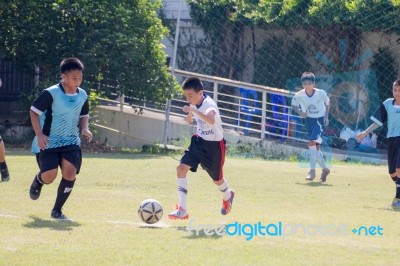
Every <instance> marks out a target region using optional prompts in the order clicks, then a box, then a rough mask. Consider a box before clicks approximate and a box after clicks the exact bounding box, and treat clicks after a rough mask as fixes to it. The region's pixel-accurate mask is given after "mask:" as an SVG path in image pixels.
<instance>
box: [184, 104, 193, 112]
mask: <svg viewBox="0 0 400 266" xmlns="http://www.w3.org/2000/svg"><path fill="white" fill-rule="evenodd" d="M182 111H184V112H185V113H189V112H191V111H192V108H190V106H189V105H185V106H183V107H182Z"/></svg>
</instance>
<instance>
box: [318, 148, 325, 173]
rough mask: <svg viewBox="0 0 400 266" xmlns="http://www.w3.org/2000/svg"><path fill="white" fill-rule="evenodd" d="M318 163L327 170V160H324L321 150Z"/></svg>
mask: <svg viewBox="0 0 400 266" xmlns="http://www.w3.org/2000/svg"><path fill="white" fill-rule="evenodd" d="M317 162H318V164H319V166H321V168H322V169H325V168H326V164H325V160H324V155H323V154H322V151H321V149H319V150H318V151H317Z"/></svg>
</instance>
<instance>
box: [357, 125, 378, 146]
mask: <svg viewBox="0 0 400 266" xmlns="http://www.w3.org/2000/svg"><path fill="white" fill-rule="evenodd" d="M378 127H379V125H378V124H377V123H372V124H371V125H370V126H369V127H368V128H367V129H366V130H364V131H363V132H361V133H359V134H358V135H357V141H358V142H360V141H362V140H363V139H364V138H365V137H366V136H367V135H368V134H369V133H371V132H372V131H374V130H375V129H377V128H378Z"/></svg>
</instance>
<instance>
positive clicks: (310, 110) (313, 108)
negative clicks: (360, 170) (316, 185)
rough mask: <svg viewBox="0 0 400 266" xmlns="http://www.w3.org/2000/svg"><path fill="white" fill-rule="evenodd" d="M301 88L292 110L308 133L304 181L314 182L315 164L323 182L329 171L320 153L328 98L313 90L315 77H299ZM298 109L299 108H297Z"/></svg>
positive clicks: (322, 93)
mask: <svg viewBox="0 0 400 266" xmlns="http://www.w3.org/2000/svg"><path fill="white" fill-rule="evenodd" d="M301 83H302V85H303V88H304V89H302V90H301V91H299V92H297V93H296V94H295V95H294V97H293V101H292V108H293V110H294V111H296V112H297V113H298V114H299V115H300V116H301V117H303V118H305V119H306V125H307V132H308V140H309V141H308V148H309V150H310V171H309V173H308V175H307V177H306V180H308V181H312V180H314V178H315V176H316V174H315V166H316V162H318V164H319V165H320V166H321V168H322V174H321V182H325V181H326V178H327V176H328V175H329V173H330V170H329V169H328V168H327V167H326V164H325V160H324V156H323V154H322V151H321V143H322V137H321V135H322V131H323V126H324V125H327V124H328V123H329V120H328V114H329V98H328V96H327V95H326V92H325V91H323V90H320V89H317V88H315V87H314V86H315V76H314V74H313V73H311V72H305V73H303V75H302V76H301ZM299 107H300V108H299Z"/></svg>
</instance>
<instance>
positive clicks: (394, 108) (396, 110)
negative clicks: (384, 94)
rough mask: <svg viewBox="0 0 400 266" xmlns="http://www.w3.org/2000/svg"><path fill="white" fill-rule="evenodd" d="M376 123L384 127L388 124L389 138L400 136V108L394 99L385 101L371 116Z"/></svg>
mask: <svg viewBox="0 0 400 266" xmlns="http://www.w3.org/2000/svg"><path fill="white" fill-rule="evenodd" d="M371 120H372V121H374V123H376V124H378V125H379V126H382V125H383V124H384V123H385V122H387V137H388V138H391V137H399V136H400V106H398V105H395V100H394V98H389V99H387V100H385V101H384V102H383V103H382V104H381V106H380V107H379V108H378V109H377V110H376V111H375V113H374V114H373V115H372V116H371Z"/></svg>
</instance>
